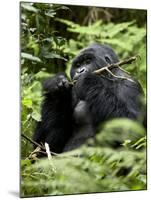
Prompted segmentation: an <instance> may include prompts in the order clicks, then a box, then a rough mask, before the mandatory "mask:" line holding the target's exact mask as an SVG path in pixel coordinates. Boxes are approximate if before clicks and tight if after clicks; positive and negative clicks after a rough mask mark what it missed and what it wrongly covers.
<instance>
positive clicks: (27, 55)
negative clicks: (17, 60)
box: [21, 52, 42, 62]
mask: <svg viewBox="0 0 151 200" xmlns="http://www.w3.org/2000/svg"><path fill="white" fill-rule="evenodd" d="M21 57H22V58H25V59H27V60H32V61H35V62H42V61H41V59H40V58H38V57H36V56H33V55H32V54H29V53H24V52H22V53H21Z"/></svg>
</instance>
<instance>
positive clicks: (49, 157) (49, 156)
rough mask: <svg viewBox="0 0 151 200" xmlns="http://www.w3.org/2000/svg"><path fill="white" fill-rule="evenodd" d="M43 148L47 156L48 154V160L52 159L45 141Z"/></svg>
mask: <svg viewBox="0 0 151 200" xmlns="http://www.w3.org/2000/svg"><path fill="white" fill-rule="evenodd" d="M45 148H46V153H47V156H48V160H51V159H52V156H51V152H50V148H49V144H48V143H46V142H45Z"/></svg>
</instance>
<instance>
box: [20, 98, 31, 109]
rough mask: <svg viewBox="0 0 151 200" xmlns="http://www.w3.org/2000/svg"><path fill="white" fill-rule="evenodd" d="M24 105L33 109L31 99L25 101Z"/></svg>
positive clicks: (23, 101)
mask: <svg viewBox="0 0 151 200" xmlns="http://www.w3.org/2000/svg"><path fill="white" fill-rule="evenodd" d="M22 104H23V105H24V106H26V107H28V108H32V100H31V99H23V100H22Z"/></svg>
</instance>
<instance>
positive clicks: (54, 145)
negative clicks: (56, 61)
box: [33, 44, 142, 153]
mask: <svg viewBox="0 0 151 200" xmlns="http://www.w3.org/2000/svg"><path fill="white" fill-rule="evenodd" d="M118 61H119V60H118V57H117V55H116V53H115V52H114V51H113V49H112V48H111V47H110V46H108V45H100V44H92V45H90V46H88V47H87V48H85V49H83V50H82V51H81V52H80V53H79V55H78V56H76V57H75V58H74V59H73V62H72V66H71V71H70V75H71V79H72V81H73V80H74V81H76V82H75V84H74V85H71V82H70V81H69V80H68V78H67V76H66V75H65V74H64V73H59V74H57V75H56V76H55V77H53V78H49V79H48V80H46V81H45V82H44V84H43V95H44V100H43V103H42V108H41V121H40V122H38V123H37V125H36V128H35V132H34V134H33V140H34V141H36V142H37V143H44V142H47V143H48V144H49V147H50V150H51V151H52V152H55V153H62V152H65V151H70V150H72V149H75V148H77V147H79V146H80V145H82V144H83V143H84V142H85V141H86V140H87V139H88V138H91V137H94V136H95V134H96V132H97V128H98V126H99V125H100V124H101V123H102V122H104V121H105V120H108V119H112V118H119V117H120V118H121V117H126V118H130V119H134V120H137V119H138V117H139V115H140V112H141V104H140V98H139V97H140V96H141V95H142V89H141V86H140V84H139V83H138V82H137V81H134V82H133V81H129V80H126V79H124V80H121V79H119V78H117V77H115V76H112V75H111V74H110V73H108V72H104V73H103V74H102V75H96V74H94V73H93V71H94V70H97V69H100V68H102V67H104V66H107V65H109V64H111V63H117V62H118ZM111 71H112V73H114V74H115V75H116V76H124V77H128V78H129V77H130V76H129V74H127V73H126V72H124V71H123V70H121V69H120V68H118V67H116V68H113V69H111ZM131 79H132V78H131ZM132 80H133V79H132Z"/></svg>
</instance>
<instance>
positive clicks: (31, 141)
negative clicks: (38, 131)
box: [21, 133, 45, 150]
mask: <svg viewBox="0 0 151 200" xmlns="http://www.w3.org/2000/svg"><path fill="white" fill-rule="evenodd" d="M21 136H22V137H24V138H25V139H26V140H28V141H29V142H30V143H32V144H34V145H36V146H37V147H40V148H41V149H43V150H45V148H44V147H43V146H42V145H40V144H38V143H37V142H35V141H34V140H32V139H31V138H29V137H27V136H26V135H24V134H23V133H21Z"/></svg>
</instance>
